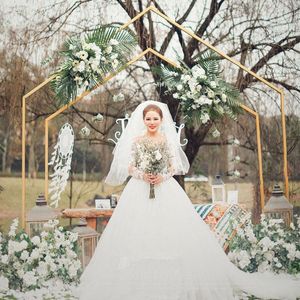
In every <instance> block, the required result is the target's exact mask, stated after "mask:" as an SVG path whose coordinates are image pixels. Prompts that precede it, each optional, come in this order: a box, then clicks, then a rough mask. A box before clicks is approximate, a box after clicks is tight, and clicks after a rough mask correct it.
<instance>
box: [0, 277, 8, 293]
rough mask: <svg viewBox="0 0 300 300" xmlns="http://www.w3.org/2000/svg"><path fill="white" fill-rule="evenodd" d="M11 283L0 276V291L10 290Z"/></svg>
mask: <svg viewBox="0 0 300 300" xmlns="http://www.w3.org/2000/svg"><path fill="white" fill-rule="evenodd" d="M8 284H9V281H8V279H7V278H6V277H4V276H2V275H1V276H0V291H6V290H8V289H9V286H8Z"/></svg>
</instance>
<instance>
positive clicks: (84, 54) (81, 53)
mask: <svg viewBox="0 0 300 300" xmlns="http://www.w3.org/2000/svg"><path fill="white" fill-rule="evenodd" d="M75 56H77V57H79V58H80V59H82V60H85V59H87V58H88V56H89V55H88V53H87V52H86V51H79V52H77V53H76V54H75Z"/></svg>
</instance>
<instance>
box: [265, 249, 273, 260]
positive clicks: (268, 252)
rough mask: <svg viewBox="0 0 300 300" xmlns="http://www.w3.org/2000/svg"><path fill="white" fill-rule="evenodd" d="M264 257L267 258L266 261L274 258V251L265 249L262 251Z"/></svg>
mask: <svg viewBox="0 0 300 300" xmlns="http://www.w3.org/2000/svg"><path fill="white" fill-rule="evenodd" d="M264 257H265V258H266V259H267V260H268V261H270V262H271V261H272V260H273V258H274V251H267V252H265V253H264Z"/></svg>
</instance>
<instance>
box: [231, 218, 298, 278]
mask: <svg viewBox="0 0 300 300" xmlns="http://www.w3.org/2000/svg"><path fill="white" fill-rule="evenodd" d="M229 249H230V251H229V253H228V257H229V258H230V260H231V261H232V262H233V263H235V264H236V265H237V266H238V267H239V268H240V269H242V270H244V271H248V272H257V271H259V272H264V271H271V272H274V273H289V274H296V275H297V276H299V275H300V217H296V216H295V218H294V221H293V222H292V223H291V224H290V226H289V227H287V226H285V225H284V222H283V220H282V219H267V218H266V217H265V215H264V214H262V215H261V222H260V223H259V224H255V225H253V224H252V223H251V220H250V219H248V220H247V222H246V225H245V226H244V227H242V228H239V229H238V230H237V234H236V235H235V237H234V238H233V239H232V240H231V241H230V243H229Z"/></svg>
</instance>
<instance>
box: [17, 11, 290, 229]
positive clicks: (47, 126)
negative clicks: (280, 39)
mask: <svg viewBox="0 0 300 300" xmlns="http://www.w3.org/2000/svg"><path fill="white" fill-rule="evenodd" d="M149 11H153V12H155V13H156V14H158V15H159V16H161V17H162V18H164V19H165V20H167V21H168V22H169V23H171V24H173V25H174V26H176V27H178V28H179V29H180V30H182V31H184V32H185V33H187V34H188V35H189V36H191V37H192V38H195V39H196V40H197V41H199V42H201V43H203V44H204V45H206V46H207V47H208V48H210V49H212V50H213V51H215V52H217V53H218V54H219V55H220V56H222V57H224V58H225V59H227V60H229V61H230V62H232V63H233V64H235V65H237V66H238V67H239V68H242V69H243V70H244V71H246V72H247V73H249V74H251V75H253V76H254V77H255V78H257V79H258V80H259V81H261V82H263V83H264V84H266V85H267V86H269V87H270V88H272V89H273V90H275V91H276V92H278V93H279V94H280V99H281V117H282V118H281V121H282V131H283V158H284V178H285V195H286V197H288V173H287V150H286V127H285V114H284V95H283V91H282V90H281V89H279V88H277V87H276V86H274V85H273V84H271V83H270V82H268V81H266V80H265V79H264V78H261V77H260V76H259V75H257V74H256V73H254V72H252V71H251V70H250V69H248V68H247V67H245V66H244V65H242V64H240V63H239V62H238V61H236V60H234V59H232V58H231V57H229V56H227V55H226V54H225V53H222V52H221V51H220V50H218V49H217V48H215V47H214V46H212V45H210V44H209V43H208V42H206V41H205V40H203V39H201V38H200V37H198V36H197V35H195V34H194V33H193V32H192V31H190V30H188V29H186V28H184V27H183V26H181V25H179V24H178V23H176V22H175V21H174V20H172V19H170V18H169V17H167V16H166V15H164V14H162V13H161V12H160V11H159V10H158V9H156V8H155V7H154V6H149V7H148V8H147V9H145V10H144V11H142V12H141V13H139V14H138V15H136V16H135V17H134V18H133V19H131V20H130V21H129V22H128V23H126V24H124V25H123V26H122V27H121V29H124V28H126V27H128V26H129V25H131V24H132V23H133V22H135V21H136V20H138V19H139V18H140V17H142V16H143V15H144V14H146V13H147V12H149ZM148 52H151V53H153V54H154V55H156V56H158V57H159V58H161V59H162V60H164V61H166V62H167V63H169V64H171V65H174V66H176V64H175V63H174V62H172V61H171V60H169V59H168V58H166V57H165V56H163V55H161V54H160V53H159V52H157V51H155V50H154V49H152V48H148V49H146V50H145V51H143V52H142V53H140V54H139V55H138V56H136V57H135V58H134V59H132V60H131V61H130V62H128V63H127V64H126V65H125V66H124V67H122V68H121V69H120V70H119V71H118V72H116V73H112V74H110V75H109V76H107V77H106V78H105V79H104V80H103V82H101V83H100V84H98V85H96V86H95V87H94V88H93V89H91V90H90V91H85V92H83V93H82V94H81V95H79V96H78V97H77V98H76V99H75V100H74V101H72V102H70V103H68V104H67V105H65V106H63V107H61V108H60V109H59V110H57V111H56V112H55V113H53V114H52V115H50V116H49V117H47V118H46V120H45V196H46V197H47V194H48V128H49V121H50V120H52V119H53V118H55V117H56V116H57V115H59V114H60V113H61V112H62V111H64V110H66V109H67V108H69V107H70V106H72V105H74V104H75V103H76V102H78V101H79V100H80V99H82V98H83V97H85V96H86V95H88V94H89V93H90V92H92V91H93V90H95V89H96V88H97V87H99V86H100V85H102V84H104V83H105V82H107V81H108V80H110V79H111V78H113V77H114V76H115V75H116V74H117V73H119V72H121V71H122V70H124V69H125V68H127V67H128V66H129V65H131V64H132V63H134V62H136V61H137V60H139V59H140V58H141V57H143V56H144V55H146V54H147V53H148ZM54 78H55V76H54V75H53V76H51V77H49V78H48V79H46V80H45V81H44V82H42V83H41V84H40V85H38V86H36V87H35V88H34V89H33V90H31V91H30V92H28V93H27V94H26V95H24V96H23V97H22V227H23V228H25V210H26V207H25V204H26V174H25V159H26V152H25V150H26V149H25V147H26V134H25V123H26V100H27V98H28V97H30V96H31V95H32V94H34V93H35V92H37V91H38V90H39V89H41V88H42V87H44V86H45V85H46V84H48V83H49V82H50V81H52V80H53V79H54ZM241 107H242V108H243V109H244V110H245V111H247V112H248V113H250V114H251V115H252V116H253V117H255V120H256V129H257V131H256V134H257V136H256V137H257V148H258V164H259V180H260V199H261V208H263V207H264V183H263V172H262V155H261V138H260V123H259V114H258V113H257V112H255V111H253V110H252V109H250V108H249V107H247V106H245V105H243V104H242V105H241Z"/></svg>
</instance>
